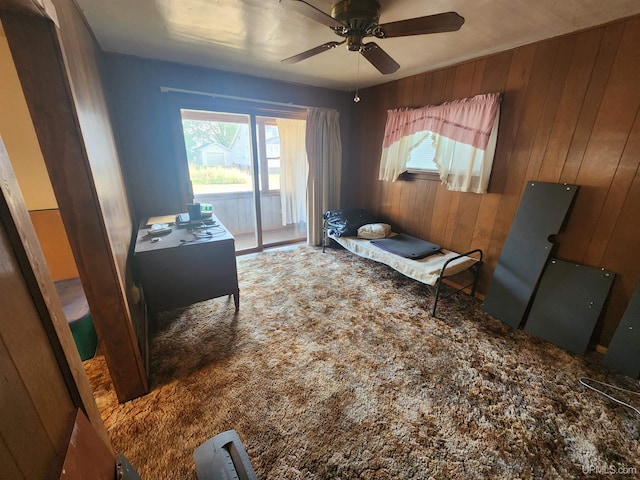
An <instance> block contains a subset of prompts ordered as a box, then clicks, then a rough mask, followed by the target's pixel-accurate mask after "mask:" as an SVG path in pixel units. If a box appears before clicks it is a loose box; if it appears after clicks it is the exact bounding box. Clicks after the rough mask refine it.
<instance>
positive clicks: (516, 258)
mask: <svg viewBox="0 0 640 480" xmlns="http://www.w3.org/2000/svg"><path fill="white" fill-rule="evenodd" d="M577 191H578V186H576V185H567V184H560V183H546V182H529V183H528V184H527V188H526V190H525V192H524V195H523V196H522V200H520V206H519V207H518V211H517V212H516V215H515V217H514V219H513V223H512V224H511V228H510V230H509V235H508V236H507V239H506V241H505V243H504V246H503V247H502V252H501V253H500V257H499V258H498V264H497V265H496V269H495V270H494V272H493V277H492V278H491V282H490V283H489V288H488V289H487V293H486V295H485V299H484V304H483V307H482V308H483V310H484V311H485V312H487V313H488V314H489V315H491V316H493V317H495V318H497V319H498V320H501V321H502V322H504V323H506V324H507V325H509V326H511V327H513V328H518V327H519V326H520V324H521V323H522V321H523V320H524V318H525V317H526V314H527V310H528V308H529V305H530V304H531V299H532V297H533V293H534V292H535V289H536V286H537V285H538V281H539V279H540V275H541V274H542V270H543V269H544V267H545V265H546V263H547V260H548V259H549V258H550V257H551V254H552V248H553V243H552V241H551V240H552V237H553V236H554V235H556V234H557V233H558V232H559V231H560V229H561V228H562V225H563V223H564V221H565V218H566V216H567V214H568V212H569V210H570V208H571V205H572V204H573V200H574V198H575V195H576V192H577Z"/></svg>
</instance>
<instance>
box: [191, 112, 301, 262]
mask: <svg viewBox="0 0 640 480" xmlns="http://www.w3.org/2000/svg"><path fill="white" fill-rule="evenodd" d="M180 118H181V122H182V136H183V139H184V151H185V154H186V160H187V167H188V175H189V181H190V184H191V190H192V192H193V201H194V203H200V204H201V205H210V206H211V209H212V211H213V214H214V215H215V216H216V217H217V218H218V219H219V220H220V221H221V222H222V223H223V224H224V225H225V226H226V227H227V229H228V230H229V231H230V232H231V234H232V235H233V236H234V237H235V245H236V252H237V253H250V252H254V251H260V250H263V249H264V248H265V247H270V246H277V245H285V244H289V243H295V242H302V241H306V238H307V208H306V182H307V175H308V166H307V159H306V147H305V127H306V121H305V118H304V116H303V115H301V113H300V112H296V113H291V112H286V113H283V112H269V113H268V114H267V113H264V114H263V112H254V111H249V112H247V111H244V112H239V111H232V110H222V109H220V110H218V109H216V110H213V109H193V108H181V109H180Z"/></svg>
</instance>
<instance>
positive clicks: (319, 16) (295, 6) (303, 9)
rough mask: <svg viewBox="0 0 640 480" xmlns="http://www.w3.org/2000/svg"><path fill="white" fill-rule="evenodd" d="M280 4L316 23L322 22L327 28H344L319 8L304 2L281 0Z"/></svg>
mask: <svg viewBox="0 0 640 480" xmlns="http://www.w3.org/2000/svg"><path fill="white" fill-rule="evenodd" d="M280 3H285V4H287V5H288V6H289V7H290V8H291V10H295V11H296V12H298V13H301V14H302V15H304V16H306V17H309V18H310V19H312V20H315V21H316V22H320V23H322V24H323V25H326V26H327V27H338V28H341V27H344V25H343V24H342V23H341V22H339V21H338V20H336V19H335V18H333V17H332V16H331V15H329V14H328V13H324V12H323V11H322V10H320V9H319V8H316V7H314V6H313V5H311V4H310V3H308V2H305V1H304V0H280Z"/></svg>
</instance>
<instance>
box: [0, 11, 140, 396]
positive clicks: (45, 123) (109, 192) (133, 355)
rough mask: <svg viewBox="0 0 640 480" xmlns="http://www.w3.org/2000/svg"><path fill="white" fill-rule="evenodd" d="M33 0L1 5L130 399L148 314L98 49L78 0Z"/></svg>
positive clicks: (113, 369)
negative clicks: (136, 279) (136, 280)
mask: <svg viewBox="0 0 640 480" xmlns="http://www.w3.org/2000/svg"><path fill="white" fill-rule="evenodd" d="M10 7H11V8H10ZM33 7H34V4H33V2H31V1H29V0H11V1H9V2H4V4H3V5H2V7H1V8H0V15H1V18H2V23H3V26H4V30H5V33H6V37H7V41H8V43H9V46H10V49H11V53H12V56H13V59H14V62H15V65H16V71H17V72H18V76H19V78H20V82H21V85H22V89H23V91H24V94H25V99H26V101H27V105H28V107H29V112H30V114H31V118H32V120H33V124H34V127H35V130H36V134H37V136H38V141H39V144H40V148H41V150H42V154H43V157H44V160H45V164H46V166H47V170H48V173H49V177H50V179H51V184H52V186H53V190H54V193H55V195H56V199H57V201H58V205H59V208H60V213H61V215H62V219H63V221H64V224H65V228H66V231H67V234H68V237H69V242H70V244H71V249H72V251H73V254H74V258H75V260H76V265H77V267H78V271H79V273H80V278H81V280H82V284H83V287H84V290H85V293H86V296H87V301H88V303H89V308H90V310H91V314H92V317H93V320H94V324H95V326H96V330H97V332H98V336H99V338H100V342H101V345H102V346H103V351H104V353H105V357H106V360H107V363H108V365H109V370H110V373H111V377H112V379H113V383H114V387H115V390H116V393H117V395H118V398H119V400H121V401H126V400H130V399H132V398H135V397H138V396H140V395H143V394H144V393H146V392H147V391H148V384H147V378H146V373H145V368H144V365H143V361H142V355H141V354H140V349H139V343H138V339H137V337H136V334H135V332H134V326H133V321H134V320H136V319H137V318H142V315H139V316H136V315H135V314H136V312H138V311H141V310H138V309H140V304H139V303H137V304H136V302H135V300H134V299H135V298H136V296H135V294H134V293H135V292H134V291H133V285H132V282H131V276H130V275H129V271H130V267H129V264H128V262H129V253H130V252H129V246H130V244H131V239H132V230H133V221H132V218H131V214H130V210H129V204H128V197H127V191H126V188H125V185H124V180H123V177H122V174H121V169H120V161H119V158H118V152H117V148H116V143H115V139H114V134H113V130H112V127H111V118H110V112H109V109H108V107H107V103H106V99H105V94H104V91H103V86H102V85H103V82H102V78H101V71H100V67H101V65H100V61H101V52H100V51H99V49H98V47H97V44H96V43H95V41H94V39H93V37H92V35H91V32H89V30H88V29H87V26H86V24H85V22H84V20H83V18H82V16H81V15H80V13H79V11H78V10H77V7H76V5H75V3H74V2H73V1H72V0H53V1H52V2H46V10H47V14H45V15H42V14H41V12H40V13H38V14H30V13H29V11H30V10H31V9H32V8H33ZM35 7H36V10H38V6H37V5H35ZM5 8H6V10H5ZM49 10H51V11H50V12H49ZM54 10H55V11H54ZM50 17H53V18H55V19H56V23H54V22H53V21H52V19H51V18H50ZM136 307H137V308H136Z"/></svg>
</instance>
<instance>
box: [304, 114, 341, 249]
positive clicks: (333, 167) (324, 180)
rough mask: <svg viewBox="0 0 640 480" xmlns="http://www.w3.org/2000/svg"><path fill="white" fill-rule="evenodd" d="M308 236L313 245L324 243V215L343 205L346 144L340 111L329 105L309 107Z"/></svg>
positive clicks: (310, 243)
mask: <svg viewBox="0 0 640 480" xmlns="http://www.w3.org/2000/svg"><path fill="white" fill-rule="evenodd" d="M306 144H307V160H308V162H309V177H308V179H307V208H308V218H309V221H308V223H307V239H308V243H309V245H320V243H321V242H322V214H323V213H324V212H325V211H327V210H335V209H337V208H339V207H340V181H341V177H342V143H341V140H340V114H339V113H338V112H337V111H336V110H331V109H327V108H309V109H308V110H307V135H306Z"/></svg>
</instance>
